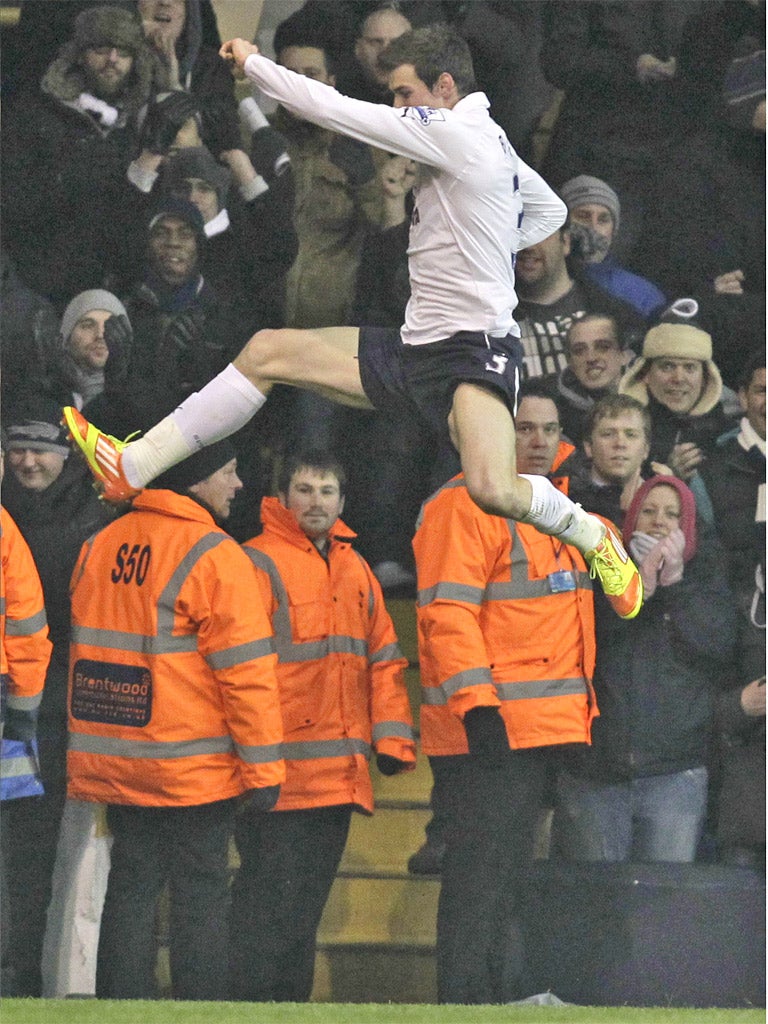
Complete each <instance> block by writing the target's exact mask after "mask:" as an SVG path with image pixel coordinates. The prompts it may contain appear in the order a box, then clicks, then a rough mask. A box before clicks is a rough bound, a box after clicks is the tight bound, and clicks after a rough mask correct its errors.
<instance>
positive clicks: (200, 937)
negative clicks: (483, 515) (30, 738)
mask: <svg viewBox="0 0 768 1024" xmlns="http://www.w3.org/2000/svg"><path fill="white" fill-rule="evenodd" d="M156 485H157V486H159V487H160V488H172V489H160V490H155V489H153V490H147V491H144V492H143V493H142V494H140V495H139V496H138V497H137V498H136V499H135V500H134V502H133V506H132V508H131V510H130V511H129V512H127V513H126V514H125V515H123V516H122V517H121V518H119V519H118V520H116V521H115V522H113V523H111V524H109V525H108V526H106V527H105V528H104V529H103V530H101V531H100V532H99V533H97V534H96V535H95V536H94V537H92V538H91V539H90V540H89V541H87V542H86V543H85V544H84V545H83V549H82V551H81V554H80V558H79V559H78V562H77V564H76V566H75V569H74V572H73V575H72V645H71V658H70V688H69V752H68V775H69V796H70V797H75V798H77V799H80V800H92V801H98V802H103V803H106V804H108V805H109V806H108V808H107V822H108V824H109V826H110V830H111V831H112V833H113V836H114V845H113V848H112V870H111V872H110V876H109V883H108V889H107V897H106V903H105V909H104V917H103V920H102V932H101V938H100V944H99V957H98V964H97V973H96V994H97V996H100V997H104V998H124V999H125V998H149V997H150V996H151V995H152V994H153V993H154V981H153V970H152V968H153V950H154V945H153V943H152V941H151V938H152V927H153V920H154V914H155V905H156V900H157V897H158V895H159V892H160V889H161V888H162V885H163V883H164V882H165V880H166V878H170V882H171V894H172V902H173V908H172V913H171V921H172V930H171V943H170V944H171V964H172V983H173V994H174V997H175V998H179V999H223V998H226V996H227V993H228V989H227V984H226V973H227V971H226V968H227V955H228V954H227V945H228V944H227V918H228V892H227V885H228V857H227V851H228V844H229V837H230V834H231V828H232V823H233V817H234V809H235V802H234V800H233V798H235V797H240V796H241V795H242V794H244V793H246V791H248V793H249V796H248V800H249V802H250V807H248V806H247V805H244V810H243V811H242V813H249V814H253V813H255V811H254V808H255V809H256V810H265V809H266V808H267V807H269V806H271V804H272V803H274V800H275V799H276V796H277V792H278V790H279V784H280V783H281V782H282V780H283V778H284V765H283V761H282V755H281V753H280V743H281V740H282V724H281V720H280V707H279V702H278V697H277V683H276V679H275V662H276V656H275V653H274V642H273V639H272V633H271V629H270V625H269V620H268V618H267V616H266V612H265V610H264V606H263V604H262V603H261V602H260V601H259V600H258V597H257V596H256V595H255V593H254V592H255V580H254V573H253V569H252V567H251V563H250V562H249V560H248V559H247V558H246V556H245V555H244V553H243V551H242V549H241V548H240V546H239V545H238V544H237V542H236V541H234V540H233V539H232V537H230V536H229V534H227V533H225V532H224V530H222V529H220V528H219V527H218V526H217V525H216V523H215V520H214V514H215V515H217V516H218V517H219V518H224V517H225V516H226V515H228V512H229V505H230V502H231V500H232V498H233V497H234V495H235V493H236V492H237V490H239V489H240V487H241V484H240V481H239V479H238V477H237V474H236V460H235V458H234V449H232V447H231V445H229V443H228V442H220V444H218V445H213V446H211V448H206V449H204V451H202V452H198V453H197V454H196V455H193V456H191V457H190V458H189V459H188V460H186V462H183V463H180V464H179V466H176V467H174V468H173V469H172V470H169V471H168V472H167V473H166V474H164V475H163V476H162V477H160V478H158V481H156ZM265 795H269V796H270V799H269V801H268V802H266V803H265V802H264V801H263V799H262V798H263V797H264V796H265Z"/></svg>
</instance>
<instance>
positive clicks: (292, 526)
mask: <svg viewBox="0 0 768 1024" xmlns="http://www.w3.org/2000/svg"><path fill="white" fill-rule="evenodd" d="M261 524H262V526H263V527H264V531H265V532H266V531H267V530H268V531H269V532H270V533H275V534H277V535H278V536H280V537H282V538H283V540H287V541H288V542H289V543H291V544H294V545H296V547H300V548H301V549H302V550H306V548H307V545H310V546H311V547H313V548H314V547H315V545H314V544H313V543H312V541H311V540H310V539H309V537H308V536H307V535H306V533H304V531H303V530H302V529H301V528H300V527H299V524H298V523H297V522H296V517H295V516H294V514H293V512H291V511H290V510H289V509H287V508H286V507H285V505H283V504H282V502H280V500H279V499H278V498H271V497H270V498H262V501H261ZM356 536H357V534H356V533H355V532H354V530H350V528H349V527H348V526H347V525H346V523H345V522H343V520H341V519H337V520H336V522H335V523H334V524H333V527H332V528H331V533H330V536H329V538H328V540H329V544H328V550H330V549H331V548H333V547H335V546H336V545H337V544H350V543H351V542H352V541H353V540H354V538H355V537H356ZM315 550H317V549H315Z"/></svg>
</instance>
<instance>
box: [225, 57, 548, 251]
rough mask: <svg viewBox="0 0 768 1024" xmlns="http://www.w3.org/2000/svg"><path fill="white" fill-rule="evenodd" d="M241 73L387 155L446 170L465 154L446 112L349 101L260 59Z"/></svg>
mask: <svg viewBox="0 0 768 1024" xmlns="http://www.w3.org/2000/svg"><path fill="white" fill-rule="evenodd" d="M245 74H246V76H247V77H248V78H249V79H250V80H251V81H252V82H255V83H256V85H258V87H259V89H260V90H261V91H262V92H263V93H264V95H265V96H268V97H269V98H270V99H273V100H276V101H277V102H278V103H280V104H281V105H282V106H283V107H285V109H286V110H288V111H290V113H292V114H297V115H300V116H301V117H304V118H306V119H307V120H309V121H312V122H313V124H318V125H320V126H321V127H322V128H329V129H330V130H331V131H335V132H340V133H341V134H343V135H349V136H351V138H353V139H358V140H359V141H360V142H366V143H368V144H369V145H371V146H376V147H378V148H379V149H383V150H386V152H388V153H396V154H397V155H398V156H407V157H410V158H411V159H413V160H418V161H419V162H420V163H424V164H429V165H430V166H432V167H439V168H440V169H441V170H447V171H449V170H451V169H454V168H455V167H456V166H457V162H458V161H459V160H460V159H461V158H462V157H463V155H464V153H465V151H466V145H467V137H466V129H465V128H464V127H462V128H461V129H460V130H457V128H456V127H454V126H453V125H452V121H451V117H450V111H449V110H430V109H426V108H421V107H401V108H398V109H395V108H394V107H388V106H386V104H384V103H366V102H365V101H363V100H356V99H352V98H351V97H350V96H343V95H342V94H341V93H340V92H337V91H336V89H334V88H333V87H332V86H330V85H326V84H325V83H324V82H316V81H314V80H313V79H311V78H307V77H306V76H304V75H298V74H296V72H294V71H290V70H288V69H287V68H283V67H280V65H279V64H275V62H274V61H272V60H269V58H267V57H263V56H261V55H260V54H252V55H251V56H250V57H249V58H248V59H247V60H246V62H245ZM550 234H551V232H550Z"/></svg>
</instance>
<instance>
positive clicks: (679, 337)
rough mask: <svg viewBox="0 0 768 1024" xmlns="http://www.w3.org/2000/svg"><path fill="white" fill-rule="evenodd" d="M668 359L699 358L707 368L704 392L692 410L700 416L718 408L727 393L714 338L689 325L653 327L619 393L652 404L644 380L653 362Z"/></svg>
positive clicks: (669, 324) (620, 386)
mask: <svg viewBox="0 0 768 1024" xmlns="http://www.w3.org/2000/svg"><path fill="white" fill-rule="evenodd" d="M663 356H667V357H668V358H670V359H698V360H700V361H701V362H702V363H704V364H705V366H706V368H707V374H706V383H705V385H704V390H703V392H702V393H701V395H700V396H699V398H698V400H697V402H696V404H695V405H694V407H693V408H692V409H691V412H690V414H691V415H692V416H700V415H702V414H703V413H705V412H709V411H710V410H711V409H714V407H715V406H716V405H717V403H718V402H719V401H720V399H721V397H722V394H723V381H722V378H721V376H720V371H719V370H718V368H717V367H716V366H715V364H714V363H713V361H712V338H711V336H710V335H709V334H707V332H706V331H702V330H701V328H699V327H692V326H691V325H690V324H685V323H674V324H671V323H662V324H658V325H657V326H656V327H652V328H651V329H650V331H648V333H647V334H646V336H645V340H644V341H643V352H642V356H641V357H640V358H639V359H636V360H635V361H634V363H632V365H631V366H630V368H629V369H628V370H627V372H626V373H625V374H624V376H623V377H622V378H621V380H620V381H619V393H620V394H622V395H631V396H632V398H636V399H637V400H638V402H642V403H643V405H648V387H647V385H646V383H645V381H644V380H643V377H644V375H645V372H646V368H647V366H648V363H649V362H650V360H651V359H660V358H661V357H663Z"/></svg>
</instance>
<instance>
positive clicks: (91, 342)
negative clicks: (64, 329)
mask: <svg viewBox="0 0 768 1024" xmlns="http://www.w3.org/2000/svg"><path fill="white" fill-rule="evenodd" d="M111 316H112V314H111V313H109V312H108V311H107V310H106V309H92V310H90V312H88V313H86V314H85V316H81V317H80V319H79V320H78V321H77V323H76V324H75V326H74V327H73V328H72V333H71V334H70V336H69V342H68V344H67V347H68V348H69V351H70V354H71V355H72V358H73V359H74V361H75V362H76V363H77V364H78V366H82V367H83V369H86V370H103V369H104V365H105V364H106V362H107V359H108V358H109V349H108V348H107V343H106V341H105V340H104V324H105V323H106V322H107V320H109V318H110V317H111Z"/></svg>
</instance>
